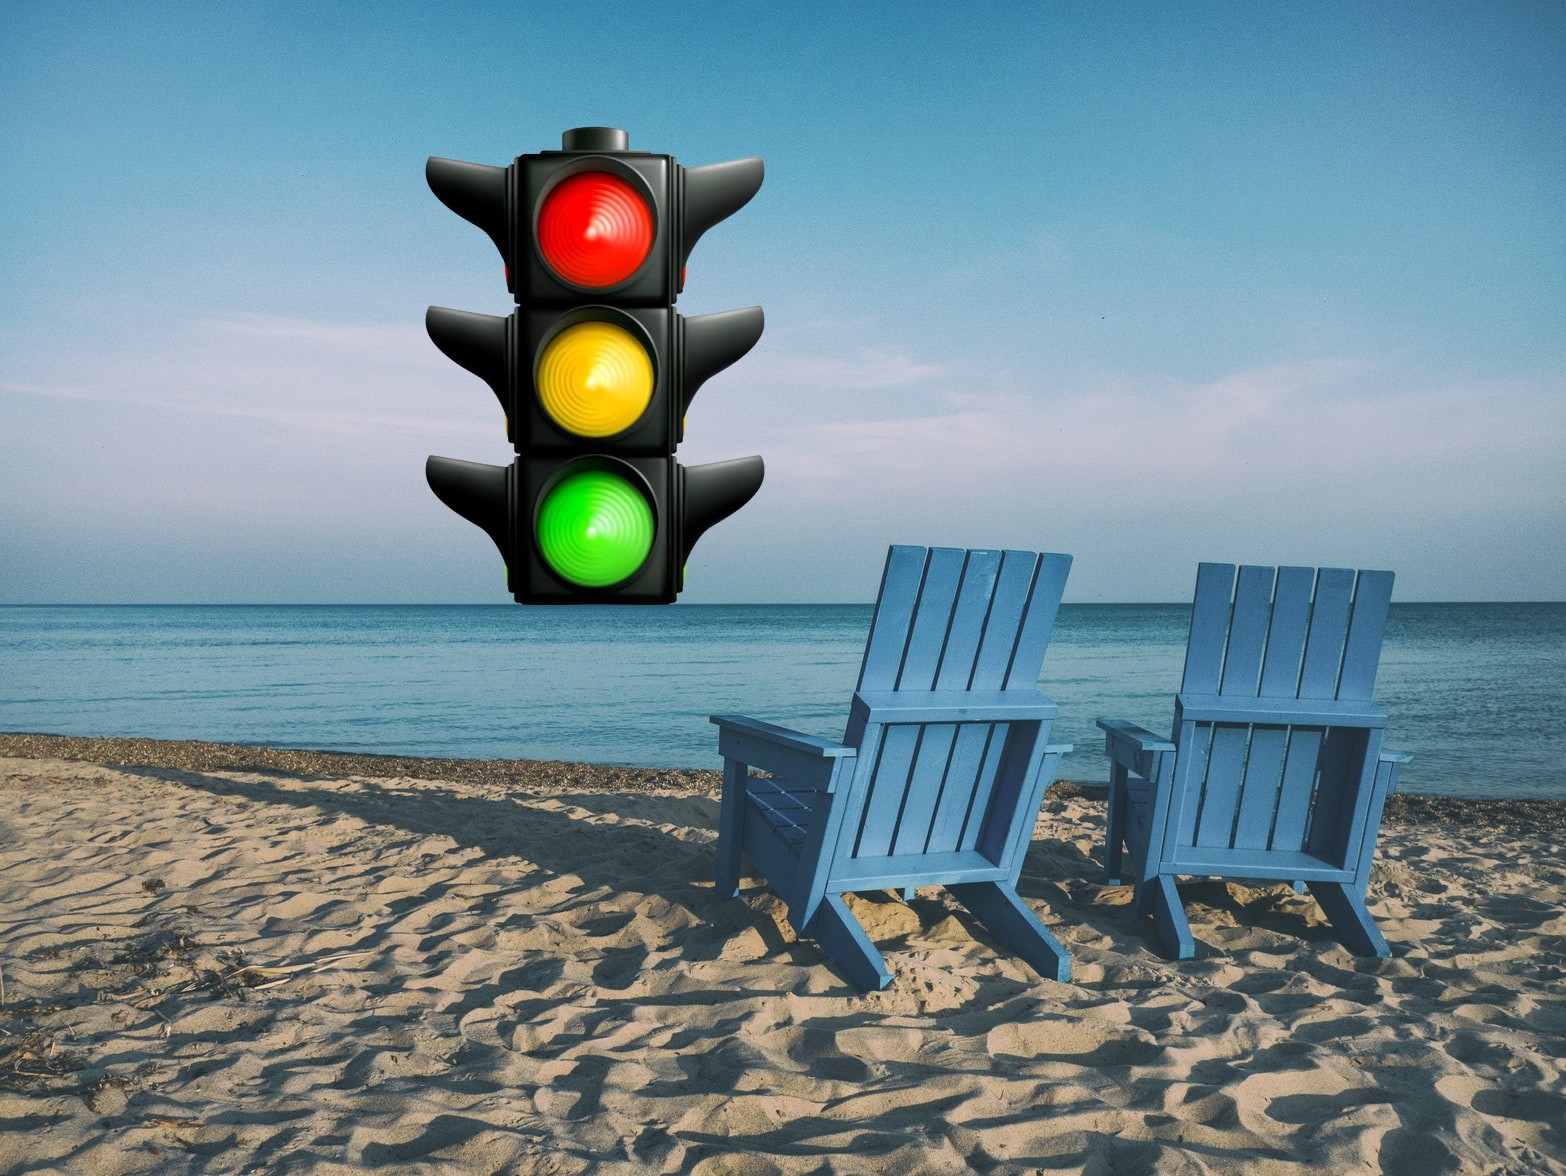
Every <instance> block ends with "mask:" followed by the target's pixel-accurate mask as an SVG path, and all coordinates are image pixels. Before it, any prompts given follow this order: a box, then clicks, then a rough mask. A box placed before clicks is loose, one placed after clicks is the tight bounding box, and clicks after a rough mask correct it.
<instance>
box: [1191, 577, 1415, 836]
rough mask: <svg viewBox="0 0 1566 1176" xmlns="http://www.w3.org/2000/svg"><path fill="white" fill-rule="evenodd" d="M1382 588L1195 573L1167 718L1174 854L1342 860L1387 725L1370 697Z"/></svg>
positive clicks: (1376, 581) (1386, 589)
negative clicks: (1171, 723)
mask: <svg viewBox="0 0 1566 1176" xmlns="http://www.w3.org/2000/svg"><path fill="white" fill-rule="evenodd" d="M1392 579H1393V576H1392V573H1391V572H1378V571H1361V572H1354V571H1352V570H1349V569H1346V568H1322V569H1320V570H1317V569H1314V568H1295V567H1284V568H1268V567H1249V566H1247V567H1240V568H1238V569H1236V568H1235V566H1234V565H1232V564H1211V563H1204V564H1202V565H1201V567H1200V568H1199V570H1198V572H1197V578H1196V596H1195V600H1194V602H1193V605H1192V610H1191V632H1190V638H1189V642H1188V645H1187V648H1186V661H1185V674H1184V678H1183V680H1182V682H1181V689H1180V696H1179V699H1178V701H1177V705H1176V708H1175V729H1174V733H1173V738H1174V740H1175V742H1176V743H1177V744H1178V745H1179V747H1180V754H1179V758H1178V760H1177V765H1176V776H1177V779H1176V781H1175V792H1176V809H1175V812H1174V814H1173V819H1174V821H1175V826H1174V828H1175V844H1177V845H1182V846H1196V847H1205V848H1208V849H1223V848H1227V849H1231V850H1239V851H1245V852H1250V853H1255V852H1257V851H1282V852H1287V853H1310V854H1313V855H1316V856H1318V857H1322V858H1328V859H1332V860H1334V861H1337V860H1340V859H1346V858H1348V857H1349V856H1351V854H1352V852H1353V851H1354V849H1355V847H1354V846H1353V845H1352V844H1350V843H1351V841H1352V840H1353V838H1352V834H1353V833H1354V832H1356V831H1357V826H1356V823H1355V821H1354V814H1355V811H1356V802H1357V801H1358V800H1360V799H1362V798H1364V797H1366V796H1368V787H1369V783H1370V780H1371V778H1372V777H1373V774H1374V759H1375V753H1376V752H1377V751H1378V750H1379V746H1380V733H1381V728H1382V727H1384V726H1385V722H1386V717H1385V715H1384V714H1383V713H1382V712H1381V711H1380V710H1378V709H1377V708H1376V707H1375V706H1374V704H1373V703H1372V701H1371V692H1372V688H1373V686H1374V685H1375V680H1376V667H1377V665H1378V663H1379V661H1380V657H1381V641H1382V634H1383V632H1384V630H1385V627H1386V619H1387V612H1388V607H1389V603H1390V601H1391V597H1392ZM1351 827H1353V828H1351Z"/></svg>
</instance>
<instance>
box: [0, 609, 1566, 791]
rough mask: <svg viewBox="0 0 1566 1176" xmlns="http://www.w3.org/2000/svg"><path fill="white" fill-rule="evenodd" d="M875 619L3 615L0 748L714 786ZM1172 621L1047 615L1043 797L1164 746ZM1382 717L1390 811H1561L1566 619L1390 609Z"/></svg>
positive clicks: (823, 690)
mask: <svg viewBox="0 0 1566 1176" xmlns="http://www.w3.org/2000/svg"><path fill="white" fill-rule="evenodd" d="M870 612H871V609H870V606H869V605H673V606H670V607H667V608H581V607H573V608H553V609H549V608H522V607H518V606H514V605H499V606H390V605H388V606H359V605H341V606H305V605H295V606H265V605H251V606H184V605H166V606H162V605H151V606H26V607H17V606H13V607H0V730H5V731H18V732H31V733H40V734H51V735H86V736H121V737H136V736H144V737H151V738H158V739H201V740H212V741H217V742H224V743H242V744H254V745H261V746H269V747H293V748H307V749H312V750H331V751H353V752H372V753H380V754H395V755H413V756H426V757H463V758H483V759H489V758H507V759H561V760H584V761H588V762H594V763H608V764H630V765H640V766H646V767H683V768H715V767H718V766H719V763H720V761H719V759H718V755H717V750H716V739H715V735H716V731H715V728H713V727H712V726H711V725H710V724H709V723H708V721H707V716H708V715H710V714H747V715H751V716H754V717H756V718H759V719H764V720H767V721H769V722H773V723H779V724H782V725H784V726H788V727H793V728H796V729H798V730H801V731H805V732H809V733H811V734H816V735H824V736H829V737H834V738H835V737H838V736H840V735H841V734H842V729H843V723H844V721H845V719H846V717H847V714H848V702H849V697H850V694H851V692H852V690H853V685H854V681H855V678H856V677H857V676H858V672H859V659H860V655H861V653H862V651H863V647H864V639H865V633H866V630H867V628H868V625H869V620H870ZM1189 616H1190V609H1189V607H1188V606H1186V605H1133V604H1075V605H1073V604H1067V605H1064V606H1062V608H1061V610H1060V616H1059V620H1058V622H1057V624H1056V628H1055V636H1054V639H1053V641H1052V643H1051V645H1050V650H1049V654H1048V656H1047V657H1046V658H1045V661H1044V671H1043V675H1042V677H1041V679H1040V685H1041V686H1042V687H1043V689H1044V690H1045V691H1046V692H1047V693H1048V694H1049V695H1050V696H1051V697H1053V698H1054V699H1055V701H1056V702H1057V703H1059V704H1060V718H1059V719H1058V720H1057V722H1056V724H1055V730H1054V737H1055V738H1056V739H1059V740H1064V741H1068V742H1071V743H1073V744H1074V745H1075V750H1074V751H1073V752H1072V753H1071V755H1069V756H1068V757H1067V758H1066V760H1065V762H1064V764H1063V766H1062V770H1061V772H1060V778H1062V779H1070V780H1076V781H1080V782H1102V781H1104V780H1107V779H1108V769H1107V767H1106V761H1105V760H1104V757H1103V737H1102V733H1101V732H1100V731H1099V730H1098V729H1097V727H1095V726H1094V720H1095V719H1097V718H1100V717H1107V718H1126V719H1131V720H1132V721H1134V722H1138V723H1141V724H1142V725H1143V726H1146V727H1150V728H1152V729H1153V730H1155V731H1160V732H1162V731H1166V730H1167V729H1168V727H1169V723H1170V718H1171V714H1172V699H1173V694H1174V690H1175V687H1176V685H1177V683H1178V681H1179V677H1180V672H1181V667H1182V665H1183V661H1184V655H1185V637H1186V626H1187V624H1188V623H1189ZM1376 698H1377V701H1378V702H1379V703H1380V705H1381V706H1382V707H1383V708H1384V709H1385V710H1386V711H1387V714H1388V716H1389V723H1388V731H1387V737H1386V745H1387V746H1388V747H1392V748H1396V749H1398V750H1400V751H1406V752H1409V753H1411V754H1412V755H1413V756H1414V760H1413V762H1412V763H1411V764H1409V765H1408V767H1406V768H1405V769H1404V771H1403V775H1402V778H1401V781H1400V787H1401V790H1402V791H1405V792H1417V793H1428V794H1439V795H1446V796H1462V797H1472V798H1478V797H1486V796H1506V797H1532V798H1557V799H1566V773H1563V771H1562V766H1561V765H1562V762H1563V760H1566V604H1394V605H1393V606H1392V613H1391V616H1390V619H1389V621H1388V625H1387V635H1386V643H1385V646H1384V648H1383V652H1382V659H1381V673H1380V677H1379V678H1378V681H1377V690H1376Z"/></svg>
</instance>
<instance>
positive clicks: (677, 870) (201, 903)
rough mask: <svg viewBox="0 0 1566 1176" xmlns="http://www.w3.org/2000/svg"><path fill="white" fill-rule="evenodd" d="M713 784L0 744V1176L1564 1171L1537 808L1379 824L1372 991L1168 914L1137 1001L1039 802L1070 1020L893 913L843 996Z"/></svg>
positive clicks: (1111, 906) (1285, 905) (1010, 967)
mask: <svg viewBox="0 0 1566 1176" xmlns="http://www.w3.org/2000/svg"><path fill="white" fill-rule="evenodd" d="M94 761H98V762H94ZM106 764H114V765H117V766H105V765H106ZM716 783H717V779H716V776H715V774H713V773H703V772H675V773H669V772H657V771H636V770H633V769H609V768H591V767H584V766H582V765H569V764H527V763H516V764H483V763H471V762H469V763H457V762H440V761H406V760H393V759H385V758H379V757H350V756H322V755H315V754H312V753H301V752H263V751H258V750H255V749H244V748H224V747H217V746H214V745H209V744H163V743H155V742H152V741H144V740H141V741H122V740H102V741H87V740H59V739H44V738H39V737H18V736H0V1172H4V1173H12V1172H52V1171H62V1172H70V1173H121V1172H158V1173H163V1172H195V1171H200V1172H274V1171H276V1172H343V1173H347V1172H361V1171H372V1172H374V1171H383V1172H390V1171H395V1172H398V1173H402V1172H463V1173H466V1172H482V1173H492V1172H508V1173H509V1172H519V1173H532V1172H540V1173H543V1172H549V1173H557V1172H558V1173H571V1172H587V1171H605V1172H618V1171H625V1172H643V1171H646V1172H688V1171H696V1172H714V1173H716V1172H747V1173H748V1172H756V1173H764V1172H874V1173H896V1172H926V1171H928V1172H964V1171H981V1172H983V1171H996V1172H1027V1171H1037V1170H1046V1171H1078V1170H1081V1171H1088V1172H1102V1173H1137V1172H1158V1173H1165V1172H1168V1173H1184V1172H1243V1173H1246V1174H1247V1176H1253V1174H1260V1173H1272V1172H1280V1173H1281V1172H1319V1171H1331V1172H1361V1171H1367V1172H1374V1171H1391V1172H1413V1173H1417V1174H1419V1176H1434V1174H1435V1173H1441V1172H1517V1173H1566V854H1563V852H1562V850H1561V848H1560V841H1561V831H1562V829H1563V827H1566V826H1563V824H1562V816H1563V812H1566V806H1562V805H1558V804H1556V805H1551V804H1542V803H1535V804H1532V805H1528V804H1522V805H1518V804H1489V805H1486V804H1484V803H1480V802H1470V803H1467V804H1454V803H1451V802H1441V801H1419V800H1415V801H1414V802H1412V803H1409V802H1407V801H1402V802H1401V803H1399V804H1398V805H1396V806H1395V807H1394V808H1393V810H1392V811H1391V812H1390V813H1389V817H1388V820H1387V822H1386V824H1385V825H1384V827H1383V831H1382V838H1381V842H1380V849H1379V852H1378V855H1377V865H1376V870H1375V879H1374V882H1373V884H1372V887H1371V893H1370V907H1371V910H1372V912H1373V913H1374V914H1375V915H1376V916H1377V918H1378V920H1379V922H1380V926H1381V928H1382V931H1383V933H1384V934H1385V935H1386V938H1387V939H1388V941H1389V942H1390V943H1391V944H1392V949H1393V958H1392V959H1390V960H1379V961H1378V960H1361V959H1358V958H1356V957H1354V956H1351V955H1349V954H1348V953H1347V952H1346V951H1345V950H1344V949H1343V948H1342V947H1340V946H1339V945H1338V944H1337V943H1336V942H1335V941H1334V940H1333V939H1332V938H1331V937H1330V935H1329V933H1328V930H1327V928H1326V925H1325V922H1324V919H1323V917H1322V916H1321V914H1320V912H1319V910H1318V909H1317V908H1316V906H1315V904H1314V902H1313V901H1312V900H1311V899H1309V898H1308V897H1300V896H1296V895H1294V894H1293V893H1292V892H1291V891H1290V890H1288V889H1287V888H1285V887H1282V886H1258V887H1248V886H1243V885H1236V884H1223V883H1218V882H1210V881H1209V882H1195V883H1191V884H1189V885H1185V886H1182V892H1183V893H1184V894H1185V895H1186V897H1187V900H1188V902H1187V905H1188V910H1189V914H1190V918H1191V923H1192V928H1193V930H1194V932H1195V935H1196V938H1197V940H1198V941H1199V947H1198V958H1197V959H1194V960H1190V961H1186V962H1183V963H1174V962H1170V961H1167V960H1164V959H1163V958H1162V957H1161V956H1160V955H1159V954H1158V951H1157V946H1156V941H1155V937H1154V933H1153V928H1152V924H1151V922H1150V921H1149V920H1144V919H1140V918H1137V917H1136V916H1135V915H1134V914H1132V912H1131V911H1130V909H1129V905H1128V904H1129V900H1130V891H1129V889H1128V888H1125V887H1106V886H1103V885H1102V884H1101V883H1100V882H1099V877H1100V871H1099V867H1098V865H1097V864H1096V863H1097V861H1098V860H1099V850H1100V847H1099V838H1100V836H1101V830H1102V826H1103V805H1102V803H1101V801H1099V800H1096V799H1094V798H1093V797H1092V796H1091V795H1082V794H1080V793H1079V790H1075V789H1072V788H1070V787H1059V786H1057V788H1056V789H1054V790H1052V792H1051V794H1050V796H1049V798H1048V799H1047V800H1046V803H1045V811H1044V813H1043V815H1042V817H1041V819H1040V821H1039V824H1038V827H1037V829H1036V831H1035V835H1034V841H1033V846H1032V850H1031V852H1030V854H1029V858H1028V863H1027V867H1026V869H1025V871H1024V873H1023V876H1022V880H1021V884H1020V891H1021V893H1022V895H1023V897H1024V898H1025V899H1026V900H1027V901H1028V903H1029V904H1030V905H1031V906H1032V907H1033V909H1034V910H1035V911H1037V912H1038V913H1039V915H1040V917H1041V918H1042V919H1043V920H1044V922H1045V923H1046V924H1047V925H1049V927H1050V928H1051V930H1052V931H1054V933H1055V934H1056V935H1057V936H1058V937H1059V938H1060V939H1061V940H1062V941H1063V942H1064V943H1065V944H1066V946H1067V947H1068V948H1069V949H1070V951H1071V952H1072V955H1073V957H1074V959H1075V971H1074V974H1073V979H1072V983H1070V984H1064V985H1063V984H1056V983H1054V982H1051V981H1046V980H1043V979H1041V978H1040V977H1038V976H1037V975H1036V974H1034V973H1033V972H1031V971H1030V970H1029V969H1028V968H1027V967H1026V966H1025V965H1023V964H1021V963H1020V962H1018V961H1016V960H1015V959H1012V958H1010V957H1008V956H1006V955H1004V954H1001V953H1000V952H998V950H997V949H996V947H995V945H994V943H993V941H991V940H989V939H988V937H987V936H986V935H985V934H984V932H983V931H982V930H979V929H977V928H976V927H975V925H974V924H973V922H972V920H971V919H969V918H968V917H967V916H966V914H965V913H963V912H962V911H961V908H959V907H957V906H956V904H955V903H953V902H951V901H949V900H948V899H947V898H946V897H945V896H944V895H943V893H942V892H941V891H939V890H928V891H921V892H920V893H919V894H918V896H917V897H916V898H915V900H914V901H913V902H912V904H904V903H902V902H901V901H899V900H896V899H895V898H894V897H892V896H891V895H878V896H865V897H862V898H855V899H852V900H851V904H852V906H853V907H854V909H855V910H856V912H857V913H858V914H859V915H860V916H861V919H862V921H863V922H864V923H865V925H866V926H867V928H868V929H869V930H870V933H871V934H872V936H873V937H874V938H875V940H876V941H877V943H878V944H879V945H880V946H881V947H882V949H883V951H884V952H885V954H886V957H887V961H888V964H889V966H890V968H891V970H892V972H893V973H894V976H895V981H894V983H893V984H892V986H891V987H890V988H888V989H887V990H886V991H884V992H879V993H874V994H871V995H860V994H858V993H857V992H855V991H854V990H853V989H852V988H850V987H849V986H848V985H847V984H846V983H845V981H844V980H843V979H842V978H841V977H840V976H839V975H838V974H837V973H836V972H835V971H834V970H833V968H832V967H831V965H829V964H828V963H827V962H826V961H825V959H824V957H823V956H822V955H821V954H820V952H819V951H818V950H817V948H816V947H815V945H814V944H813V943H811V942H809V941H798V940H796V938H795V937H794V935H793V934H792V932H791V931H790V930H789V928H788V926H787V924H786V922H785V919H784V912H783V909H782V907H781V904H780V903H779V902H778V900H777V899H776V898H775V897H774V896H773V895H772V894H771V892H770V891H768V890H767V889H766V888H765V887H764V886H763V885H762V884H761V883H760V881H759V880H758V879H756V878H754V877H749V878H747V879H746V880H745V882H744V884H743V888H742V893H741V897H740V898H739V899H738V900H734V901H727V902H724V901H718V900H717V899H716V898H715V895H714V891H713V886H712V882H711V873H712V866H713V849H714V842H715V833H714V829H715V826H716V821H717V813H718V802H717V793H716ZM1395 799H1396V798H1395Z"/></svg>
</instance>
